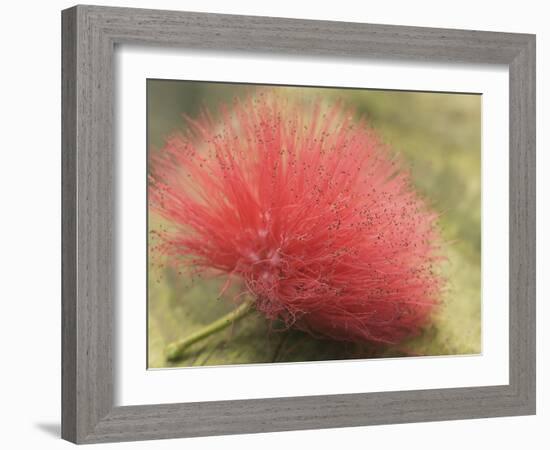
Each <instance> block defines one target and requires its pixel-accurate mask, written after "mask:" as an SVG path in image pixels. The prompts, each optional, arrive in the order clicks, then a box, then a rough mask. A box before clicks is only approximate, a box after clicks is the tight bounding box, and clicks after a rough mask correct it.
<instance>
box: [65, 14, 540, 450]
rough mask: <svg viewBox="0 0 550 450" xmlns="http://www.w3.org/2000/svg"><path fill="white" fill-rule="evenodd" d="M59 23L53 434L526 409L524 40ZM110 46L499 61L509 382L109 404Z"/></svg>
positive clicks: (528, 196)
mask: <svg viewBox="0 0 550 450" xmlns="http://www.w3.org/2000/svg"><path fill="white" fill-rule="evenodd" d="M62 16H63V20H62V29H63V44H62V52H63V57H62V65H63V67H62V83H63V88H62V92H63V98H62V102H63V113H62V123H63V137H62V146H63V148H62V152H63V157H62V169H63V181H62V192H63V193H62V196H63V198H62V204H63V218H62V224H63V225H62V227H63V231H62V232H63V246H62V256H63V263H62V269H63V281H62V285H63V289H62V314H63V321H62V326H63V330H62V350H63V366H62V372H63V380H62V382H63V388H62V402H63V414H62V436H63V438H65V439H67V440H70V441H72V442H77V443H93V442H108V441H122V440H137V439H160V438H175V437H187V436H206V435H219V434H233V433H258V432H267V431H283V430H297V429H314V428H326V427H344V426H361V425H369V424H387V423H400V422H413V421H416V422H420V421H430V420H450V419H465V418H474V417H493V416H509V415H520V414H533V413H534V412H535V37H534V36H532V35H526V34H510V33H492V32H483V31H466V30H446V29H435V28H418V27H399V26H389V25H369V24H358V23H343V22H328V21H307V20H294V19H277V18H267V17H246V16H228V15H218V14H201V13H186V12H172V11H155V10H139V9H127V8H108V7H95V6H77V7H74V8H71V9H68V10H65V11H63V14H62ZM115 44H150V45H159V46H175V47H183V48H189V49H199V50H205V51H206V50H227V51H238V52H263V53H270V54H279V55H297V56H301V57H307V56H311V55H321V56H330V57H332V58H334V57H336V58H355V59H361V58H367V57H368V58H383V59H406V60H412V61H436V62H437V61H438V62H461V63H474V64H476V63H483V64H506V65H507V66H508V67H509V71H510V384H509V385H505V386H489V387H474V388H460V389H433V390H423V391H406V392H386V393H363V394H349V395H330V396H309V397H289V398H278V399H260V400H239V401H222V402H203V403H186V404H170V405H140V406H123V407H114V406H113V405H114V403H113V377H114V373H113V364H112V361H113V316H114V314H115V306H116V302H115V289H114V285H115V281H116V254H115V253H114V250H113V248H114V226H115V225H116V192H115V180H114V178H113V177H114V164H115V163H116V148H115V147H114V125H113V71H114V68H113V52H114V48H115ZM495 170H498V168H495ZM144 351H145V349H144Z"/></svg>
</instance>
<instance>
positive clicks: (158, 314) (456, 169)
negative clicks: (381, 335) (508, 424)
mask: <svg viewBox="0 0 550 450" xmlns="http://www.w3.org/2000/svg"><path fill="white" fill-rule="evenodd" d="M258 88H259V86H254V85H243V84H226V83H204V82H193V81H171V80H148V81H147V105H148V106H147V114H148V117H147V119H148V143H147V145H148V148H149V151H150V152H155V151H159V150H158V149H160V148H161V147H162V145H163V142H164V138H165V137H166V136H167V135H168V134H169V133H171V132H173V131H174V130H176V129H182V128H183V127H184V126H185V123H184V122H183V120H182V113H185V114H188V115H189V116H191V117H193V116H196V115H197V114H198V113H199V111H200V109H201V108H203V107H207V108H209V109H210V110H211V111H212V112H214V111H216V110H217V106H218V105H219V104H220V103H222V102H224V103H230V102H231V100H232V99H233V98H234V97H235V96H237V97H242V96H246V95H247V94H249V93H251V92H253V91H254V90H255V89H258ZM275 89H280V90H284V91H285V95H291V96H301V97H304V96H322V97H323V98H327V99H329V100H330V99H334V100H336V99H342V100H344V101H345V103H347V104H349V105H350V106H352V107H354V108H355V110H356V111H357V114H358V115H361V116H364V117H366V118H367V120H368V121H369V123H370V124H371V126H373V127H374V128H375V129H376V130H377V131H378V132H379V134H380V135H381V136H382V138H383V140H384V141H385V142H386V143H387V144H389V145H390V146H391V147H392V148H393V150H394V151H395V152H396V153H398V154H400V155H401V156H402V157H403V158H404V159H405V160H406V161H408V162H409V166H410V168H411V173H412V177H413V181H414V182H415V184H416V187H417V189H418V191H419V192H420V193H421V194H423V195H424V197H425V198H426V199H427V200H428V203H429V204H430V205H431V206H432V208H433V209H434V210H435V211H437V212H439V213H441V214H442V216H441V219H440V221H439V224H440V227H441V232H442V235H443V238H444V240H445V241H446V242H447V245H446V246H445V255H446V257H447V258H448V260H447V261H446V262H445V263H443V265H442V271H443V272H444V274H445V276H446V278H447V279H448V285H447V286H446V290H445V292H444V298H443V307H442V308H441V310H440V311H439V313H438V314H437V315H436V317H435V318H434V321H433V325H432V326H431V327H429V328H428V329H426V330H425V332H424V333H423V334H422V335H421V336H420V337H417V338H415V339H414V340H411V341H409V342H406V343H404V344H403V345H401V346H400V347H399V348H392V349H380V348H375V347H372V346H369V345H366V344H363V345H360V344H349V343H341V342H333V341H327V340H324V341H323V340H318V339H314V338H312V337H310V336H309V335H307V334H305V333H302V332H300V331H293V330H291V331H277V330H276V329H273V328H274V327H273V325H274V324H269V323H268V322H267V321H266V320H265V319H264V318H263V317H261V316H260V315H259V314H257V313H253V314H251V315H249V316H247V317H245V318H244V319H243V320H241V321H240V322H238V323H235V324H234V325H233V326H232V327H230V328H227V329H225V330H223V331H221V332H219V333H218V334H216V335H214V336H211V337H209V338H207V339H206V340H204V341H202V342H200V343H197V344H195V345H194V346H193V347H191V348H189V350H188V351H187V352H186V354H185V356H184V358H183V359H182V360H181V361H179V362H177V363H168V362H167V361H166V360H165V356H164V350H165V347H166V345H167V344H169V343H170V342H172V341H174V340H178V339H181V338H183V337H185V336H187V335H189V334H190V333H193V332H194V331H196V330H198V329H200V328H201V327H203V326H205V325H208V324H209V323H211V322H212V321H214V320H216V319H217V318H219V317H221V316H222V315H224V314H226V313H228V312H229V311H231V310H232V309H233V308H234V306H233V304H232V303H231V302H229V301H224V300H223V299H222V300H219V299H217V297H218V294H219V292H220V289H221V286H222V284H223V280H218V279H202V278H199V279H194V280H191V279H190V278H187V277H186V276H185V275H179V274H177V273H175V272H174V271H172V270H170V269H158V268H157V267H156V266H154V265H153V264H150V265H149V280H148V367H150V368H160V367H174V366H200V365H222V364H249V363H274V362H296V361H320V360H333V359H351V358H369V357H389V356H411V355H413V356H415V355H449V354H472V353H480V352H481V295H480V285H481V96H480V95H476V94H443V93H424V92H405V91H380V90H366V89H336V88H309V87H308V88H300V87H276V88H275ZM148 221H149V222H148V226H149V230H150V231H151V230H154V229H155V227H158V226H159V223H160V222H159V220H158V218H156V217H154V216H153V215H149V218H148ZM149 260H150V261H152V258H149ZM159 272H161V273H159ZM275 325H276V324H275Z"/></svg>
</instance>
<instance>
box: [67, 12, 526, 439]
mask: <svg viewBox="0 0 550 450" xmlns="http://www.w3.org/2000/svg"><path fill="white" fill-rule="evenodd" d="M62 27H63V29H62V30H63V45H62V84H63V89H62V93H63V100H62V101H63V105H62V106H63V111H62V123H63V130H62V134H63V136H62V146H63V148H62V160H63V170H62V173H63V182H62V183H63V185H62V192H63V199H62V203H63V221H62V224H63V248H62V256H63V280H62V283H63V289H62V292H63V298H62V328H63V329H62V352H63V367H62V436H63V438H65V439H67V440H69V441H72V442H75V443H95V442H113V441H128V440H143V439H161V438H177V437H191V436H208V435H220V434H235V433H258V432H270V431H284V430H299V429H318V428H329V427H330V428H334V427H346V426H361V425H371V424H372V425H374V424H390V423H403V422H420V421H431V420H452V419H467V418H480V417H496V416H511V415H527V414H534V413H535V392H536V384H535V36H534V35H528V34H513V33H494V32H483V31H466V30H450V29H435V28H419V27H408V26H392V25H372V24H360V23H343V22H329V21H308V20H297V19H280V18H269V17H248V16H230V15H218V14H204V13H188V12H176V11H156V10H144V9H128V8H110V7H100V6H75V7H73V8H70V9H67V10H65V11H63V13H62Z"/></svg>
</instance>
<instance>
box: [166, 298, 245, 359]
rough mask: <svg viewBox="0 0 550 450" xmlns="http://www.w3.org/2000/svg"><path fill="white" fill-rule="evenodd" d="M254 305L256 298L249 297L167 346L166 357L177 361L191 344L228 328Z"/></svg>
mask: <svg viewBox="0 0 550 450" xmlns="http://www.w3.org/2000/svg"><path fill="white" fill-rule="evenodd" d="M253 305H254V300H253V299H247V300H245V301H244V302H243V303H241V304H240V305H239V306H238V307H237V308H235V309H234V310H233V311H231V312H230V313H228V314H226V315H225V316H223V317H221V318H219V319H218V320H216V321H214V322H212V323H211V324H209V325H207V326H205V327H204V328H202V329H200V330H198V331H196V332H195V333H193V334H191V335H190V336H187V337H186V338H184V339H180V340H179V341H175V342H172V343H171V344H169V345H168V346H167V347H166V359H167V360H168V361H176V360H178V359H180V358H181V357H182V356H183V354H184V352H185V350H187V349H188V348H189V347H190V346H191V345H193V344H195V343H196V342H199V341H202V340H203V339H205V338H207V337H208V336H211V335H213V334H214V333H217V332H218V331H220V330H223V329H224V328H227V327H228V326H229V325H231V324H232V323H234V322H236V321H238V320H240V319H242V318H243V317H245V316H246V315H247V314H249V313H250V312H251V311H252V310H253V308H252V306H253Z"/></svg>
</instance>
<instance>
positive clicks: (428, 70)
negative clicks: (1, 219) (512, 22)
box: [114, 46, 509, 405]
mask: <svg viewBox="0 0 550 450" xmlns="http://www.w3.org/2000/svg"><path fill="white" fill-rule="evenodd" d="M115 57H116V63H115V66H116V67H117V73H116V75H115V79H116V88H115V89H116V90H115V92H117V93H118V95H117V97H116V106H115V117H116V120H115V122H116V127H117V128H116V130H117V132H116V133H115V134H116V135H117V136H118V141H117V143H116V149H117V152H118V155H119V158H118V162H119V163H118V166H117V169H116V174H117V183H118V184H117V188H118V192H119V193H118V198H119V204H120V208H121V210H119V216H118V217H119V219H118V221H117V224H118V228H117V239H116V241H117V243H118V247H117V260H118V261H119V276H120V281H119V282H118V283H117V293H116V294H117V295H116V301H117V314H116V324H115V330H116V333H115V336H116V338H115V339H116V344H115V348H116V355H117V356H116V357H115V368H114V370H115V374H116V383H115V398H116V400H115V402H116V404H118V405H143V404H154V403H178V402H196V401H207V400H210V401H213V400H236V399H246V398H269V397H271V398H273V397H287V396H298V395H328V394H351V393H358V392H380V391H401V390H409V389H430V388H446V387H447V388H449V387H467V386H489V385H500V384H508V282H507V281H506V280H508V237H509V236H508V226H507V224H508V196H507V195H506V193H507V192H508V110H509V108H508V89H509V85H508V69H507V68H505V67H504V66H487V65H484V66H480V65H477V66H472V65H465V64H462V65H458V64H455V65H453V66H452V67H451V66H449V65H436V64H419V63H410V62H395V61H391V62H388V61H380V60H377V61H375V60H371V61H362V62H357V61H355V62H350V61H334V59H326V58H323V59H313V58H309V59H308V60H307V61H304V60H300V59H297V58H292V59H289V58H277V59H275V60H274V59H273V58H272V57H269V56H265V55H264V56H262V55H254V56H246V57H245V56H241V55H239V56H237V55H227V54H224V53H209V54H208V55H204V54H202V55H201V54H197V52H189V51H182V50H170V51H163V52H159V51H158V50H156V49H154V48H151V47H138V46H122V47H118V48H117V53H116V56H115ZM147 78H164V79H185V80H206V81H241V82H255V83H267V84H276V83H284V84H294V85H307V84H313V85H322V86H347V87H370V88H378V89H384V88H386V89H388V88H393V89H397V88H399V89H412V90H417V91H426V90H435V91H448V92H452V91H455V92H476V93H482V94H483V97H482V118H481V120H482V123H483V132H482V180H483V181H482V185H483V201H482V218H483V220H482V224H483V225H482V245H483V252H482V254H483V261H484V262H486V263H484V264H482V283H481V284H482V317H483V325H482V331H483V336H482V353H483V354H482V355H467V356H466V355H461V356H455V357H453V356H449V357H425V358H404V359H403V358H397V359H392V358H387V359H377V360H362V361H360V360H356V361H330V362H309V363H302V364H254V365H251V364H248V365H238V366H225V367H215V368H213V367H194V368H182V369H173V370H148V371H147V370H145V366H146V361H145V356H146V355H145V352H144V351H143V349H145V348H146V347H147V343H146V340H147V335H146V330H147V325H146V321H145V319H146V310H147V308H146V289H145V286H146V285H145V283H136V281H135V280H145V279H146V276H147V275H146V267H147V262H146V258H145V255H146V251H145V241H144V239H143V236H145V235H146V199H145V192H146V177H145V172H146V155H145V149H146V146H145V142H146V140H147V136H146V129H147V125H146V120H145V119H146V117H147V114H146V101H145V100H146V96H145V84H146V79H147ZM494 167H499V170H492V168H494ZM503 193H504V194H503ZM402 373H407V377H403V376H402ZM343 379H345V380H346V383H344V384H342V381H341V380H343ZM219 380H223V381H224V382H223V383H220V382H219ZM265 380H277V382H276V383H266V381H265ZM182 386H192V389H182V388H181V387H182Z"/></svg>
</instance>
